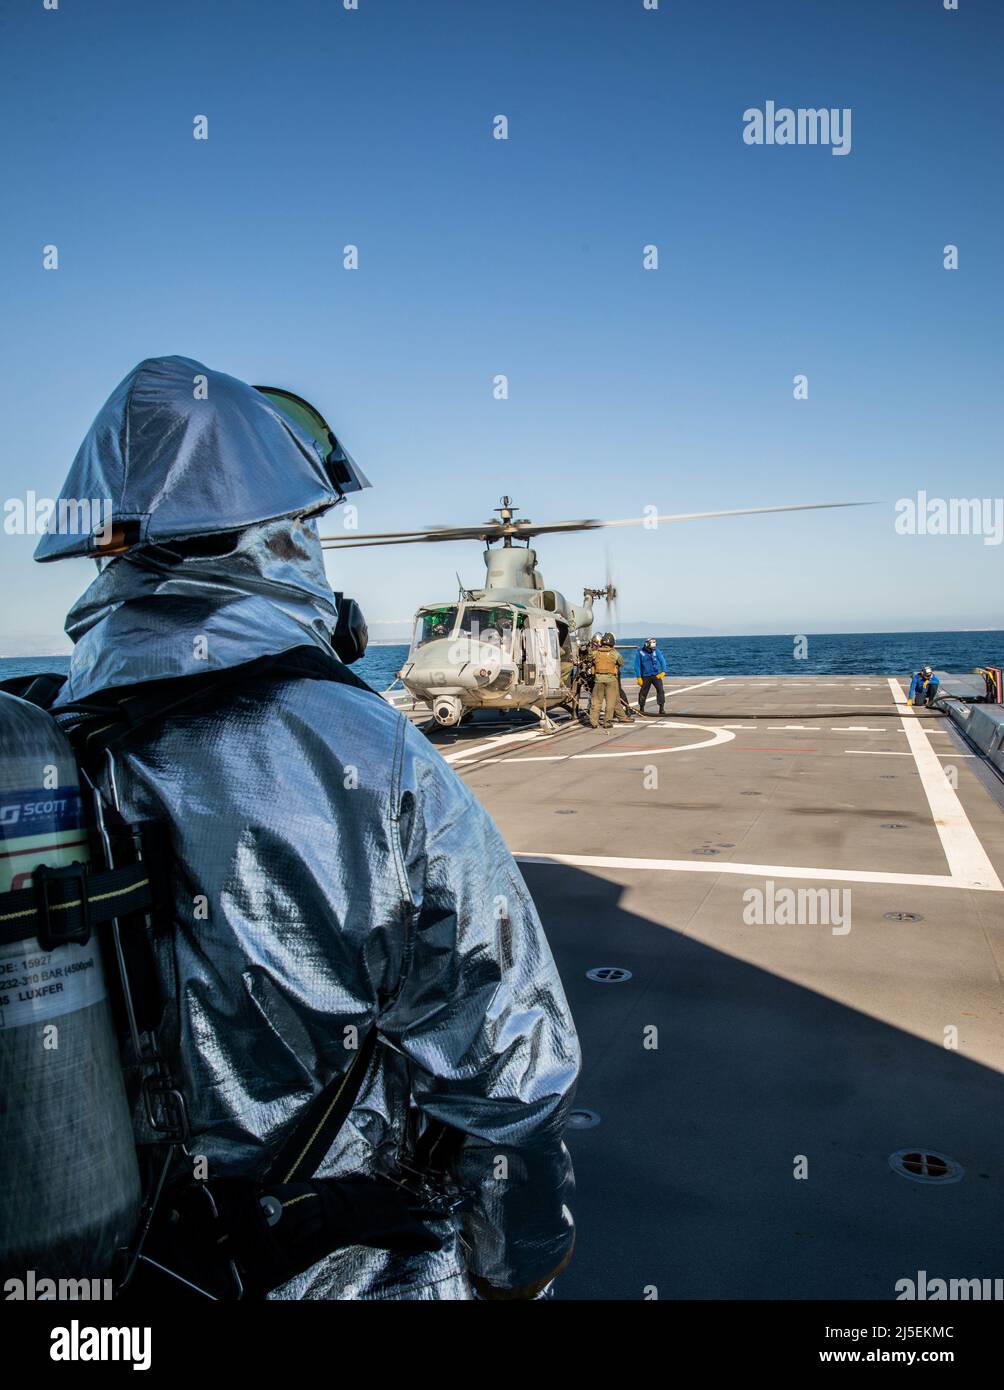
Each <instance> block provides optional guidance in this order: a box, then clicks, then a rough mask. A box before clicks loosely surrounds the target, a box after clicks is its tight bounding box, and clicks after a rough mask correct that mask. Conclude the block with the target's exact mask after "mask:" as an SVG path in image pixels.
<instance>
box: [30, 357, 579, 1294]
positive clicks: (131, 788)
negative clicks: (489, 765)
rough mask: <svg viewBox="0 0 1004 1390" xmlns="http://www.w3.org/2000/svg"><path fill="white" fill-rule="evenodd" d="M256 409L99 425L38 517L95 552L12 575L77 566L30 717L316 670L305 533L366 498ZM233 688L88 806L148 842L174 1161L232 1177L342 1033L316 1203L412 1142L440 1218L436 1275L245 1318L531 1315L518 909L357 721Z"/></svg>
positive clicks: (555, 1163)
mask: <svg viewBox="0 0 1004 1390" xmlns="http://www.w3.org/2000/svg"><path fill="white" fill-rule="evenodd" d="M266 391H267V388H261V389H259V388H255V387H252V386H249V385H247V384H245V383H244V382H241V381H237V380H235V379H234V378H232V377H228V376H225V375H223V374H221V373H218V372H214V371H211V370H209V369H208V368H206V367H204V366H202V365H201V364H200V363H198V362H195V361H192V360H190V359H187V358H182V357H164V358H152V359H148V360H146V361H144V362H142V363H140V365H139V366H138V367H136V368H135V369H134V370H133V371H132V372H130V374H129V375H128V376H127V377H126V378H125V380H124V381H123V382H122V383H121V384H120V385H119V386H118V387H117V389H116V390H115V391H114V392H113V394H112V395H111V397H110V398H109V400H108V401H107V403H106V404H105V406H104V407H103V408H102V410H101V411H100V413H99V414H98V416H97V418H96V420H95V422H94V424H93V425H92V427H91V429H90V432H89V433H88V435H87V436H86V438H85V440H84V442H83V444H82V445H81V448H80V450H79V452H78V454H77V457H76V459H75V461H74V463H73V465H72V467H71V469H70V473H69V476H68V477H67V480H66V483H65V485H64V488H63V492H62V496H61V499H60V500H61V501H64V500H65V501H67V503H69V501H70V499H74V500H79V499H95V500H98V499H106V498H107V499H111V503H112V508H113V518H114V526H113V527H104V528H103V529H101V528H99V531H98V534H97V535H94V534H81V533H77V534H74V533H73V532H72V530H70V529H68V528H67V529H64V530H53V531H52V532H51V533H49V534H47V535H45V536H43V538H42V540H41V542H40V544H39V547H38V550H37V552H36V558H37V559H39V560H53V559H59V558H62V557H64V556H73V555H87V556H90V557H91V558H96V559H98V560H99V564H100V573H99V575H98V577H97V578H96V579H95V581H94V582H93V583H92V585H91V586H90V588H89V589H88V590H87V591H86V593H84V595H83V596H82V598H81V599H80V600H79V601H78V602H77V604H76V605H75V606H74V608H73V609H72V610H71V612H70V614H69V616H68V618H67V624H66V630H67V632H68V633H69V635H70V636H71V637H72V638H73V641H74V643H75V647H74V652H73V657H72V661H71V665H70V675H69V680H68V682H67V684H66V686H65V687H64V689H63V691H62V692H61V694H60V697H59V700H58V701H57V705H56V706H55V708H54V711H53V712H54V713H55V714H56V715H57V716H58V715H59V710H60V705H62V706H66V705H70V704H74V703H78V702H81V701H85V702H86V701H87V700H89V699H93V698H98V699H101V698H108V696H109V695H121V694H122V692H123V690H124V689H128V688H132V687H141V686H142V685H143V684H144V683H146V682H153V681H158V682H163V681H165V680H168V681H169V680H173V679H177V678H180V677H184V676H191V675H192V674H193V673H197V672H199V671H203V672H224V673H225V672H227V671H228V669H231V668H235V667H242V666H249V664H250V663H252V662H256V660H258V659H260V658H267V657H269V656H271V655H274V654H283V653H287V652H290V651H294V650H300V649H303V648H308V649H312V650H313V649H321V650H322V651H323V652H324V653H325V654H326V655H327V656H330V654H331V643H332V638H333V634H334V632H335V628H336V620H337V616H338V609H337V603H336V599H335V596H334V595H333V594H332V591H331V589H330V587H329V584H328V581H327V579H326V576H325V571H324V563H323V553H322V549H321V545H320V542H319V539H318V532H317V528H316V522H315V519H314V518H316V517H317V516H318V515H320V514H321V513H322V512H324V511H326V510H327V509H328V508H329V507H331V506H333V505H334V504H335V503H337V502H339V501H342V500H343V499H344V496H345V494H346V493H349V492H354V491H356V490H357V489H358V488H359V487H361V486H366V485H367V484H366V482H365V479H364V478H362V476H361V474H360V473H359V472H358V470H357V469H356V467H355V465H354V464H353V462H352V460H351V459H350V458H349V456H348V455H347V454H346V453H345V451H344V450H343V449H342V448H341V446H340V445H339V444H338V442H337V440H336V439H335V438H334V436H333V435H331V434H330V432H329V433H328V435H327V441H326V442H325V441H324V440H321V441H320V442H319V441H318V438H317V436H316V433H315V434H314V435H312V434H311V431H310V428H309V423H310V418H312V417H311V416H310V411H311V408H310V407H308V406H306V403H304V402H300V401H299V398H297V397H293V396H284V395H283V393H281V392H277V393H272V394H266ZM301 407H302V409H301ZM314 418H316V419H320V417H319V416H316V413H315V414H314ZM321 423H322V424H323V421H322V422H321ZM325 428H326V426H325ZM329 445H330V447H328V446H329ZM65 514H68V512H67V513H65ZM102 556H104V557H105V558H104V559H102ZM109 557H110V558H109ZM256 669H257V668H256V667H252V668H251V673H250V674H249V675H248V677H247V679H239V680H237V681H233V680H231V681H230V683H229V684H228V685H227V686H226V687H225V689H226V691H227V693H226V695H225V697H224V698H223V699H222V700H221V702H220V703H219V704H217V705H216V706H215V707H214V708H213V709H212V710H211V712H209V713H202V714H198V713H196V714H194V715H189V716H186V715H185V714H184V711H183V710H182V711H181V712H180V713H179V714H178V715H177V716H173V717H172V716H171V715H170V714H168V715H167V716H166V717H165V718H164V719H163V720H160V721H154V722H153V723H152V724H150V725H148V726H146V727H145V728H143V727H141V728H139V729H138V730H137V732H136V733H135V734H134V735H133V736H132V737H131V738H130V739H129V740H128V741H127V742H125V743H124V744H123V745H122V747H121V748H120V749H118V750H115V751H112V752H110V753H109V755H108V770H107V772H106V773H105V780H104V784H103V790H104V791H106V792H108V793H109V794H111V792H112V791H114V794H115V795H116V796H117V798H118V805H119V807H120V809H121V812H122V814H123V816H124V817H125V819H126V820H128V821H143V820H155V821H156V820H160V821H166V822H167V823H168V824H169V827H170V840H171V849H172V858H171V862H172V865H173V868H172V871H171V883H172V890H171V891H172V895H173V903H172V905H171V911H172V914H173V924H172V929H171V931H170V932H169V933H168V934H167V935H166V937H164V938H161V939H160V940H159V944H158V945H157V946H156V951H157V974H158V975H159V976H160V977H161V983H162V986H163V987H164V989H165V991H166V994H167V997H168V999H169V1000H170V1001H171V1003H169V1005H168V1009H167V1014H166V1015H165V1022H164V1026H163V1035H164V1036H163V1041H164V1042H165V1045H166V1046H167V1047H169V1048H170V1050H171V1051H172V1052H173V1054H174V1056H175V1057H176V1059H177V1064H178V1071H179V1076H178V1079H179V1082H180V1085H181V1088H182V1091H183V1094H184V1097H185V1101H186V1103H187V1109H188V1114H189V1120H190V1128H191V1136H192V1137H191V1140H190V1142H189V1145H188V1148H189V1152H190V1153H194V1154H198V1155H203V1156H205V1158H206V1159H207V1160H208V1164H209V1169H210V1171H211V1172H216V1173H223V1174H237V1175H240V1174H244V1175H248V1174H254V1173H255V1172H256V1171H258V1170H260V1169H261V1168H262V1166H263V1164H264V1163H265V1162H266V1160H267V1158H268V1156H269V1155H270V1154H274V1153H275V1151H276V1150H277V1149H280V1148H281V1146H282V1145H283V1142H284V1140H287V1139H288V1138H289V1135H290V1133H291V1132H292V1131H293V1130H294V1129H295V1127H296V1122H297V1118H298V1116H300V1115H301V1113H302V1111H303V1109H304V1107H306V1106H307V1105H308V1104H309V1103H310V1102H311V1101H312V1099H315V1098H316V1097H317V1095H318V1093H319V1092H320V1091H321V1090H322V1089H323V1088H324V1087H325V1086H328V1085H329V1084H331V1083H332V1080H333V1078H337V1077H338V1076H339V1074H341V1073H343V1072H345V1070H346V1068H347V1064H348V1060H349V1058H350V1057H351V1054H350V1053H347V1051H346V1045H345V1038H346V1036H347V1030H348V1033H349V1034H351V1033H352V1030H353V1029H355V1030H357V1032H358V1035H359V1036H362V1035H364V1034H365V1033H366V1032H367V1031H368V1030H369V1029H370V1028H371V1026H375V1027H376V1029H377V1036H378V1038H379V1043H378V1045H377V1047H376V1050H375V1052H374V1054H373V1057H372V1060H371V1062H370V1064H369V1067H368V1070H367V1072H366V1076H365V1079H364V1081H363V1083H362V1086H361V1089H360V1091H359V1094H358V1096H357V1098H356V1101H355V1104H354V1106H353V1108H352V1110H351V1114H350V1116H349V1119H348V1120H347V1122H346V1123H345V1124H344V1125H343V1126H342V1129H341V1130H340V1132H339V1133H338V1135H337V1137H336V1138H335V1140H334V1142H333V1144H332V1146H331V1148H330V1150H329V1151H328V1153H327V1155H326V1157H325V1158H324V1159H323V1162H322V1164H321V1167H320V1169H319V1170H318V1171H319V1174H320V1175H323V1176H325V1177H332V1176H335V1177H342V1176H348V1175H371V1174H379V1173H382V1172H386V1171H392V1170H393V1168H394V1165H395V1163H396V1162H397V1161H398V1159H399V1157H400V1155H401V1151H402V1148H403V1147H404V1146H406V1144H407V1143H408V1136H409V1134H410V1133H412V1132H413V1131H414V1130H416V1129H417V1130H418V1131H421V1130H422V1129H423V1128H425V1127H427V1126H429V1125H430V1124H433V1123H437V1124H441V1125H445V1126H447V1127H449V1128H448V1130H447V1131H445V1132H447V1133H449V1134H451V1135H452V1136H454V1140H455V1143H454V1148H453V1154H454V1156H453V1158H452V1160H451V1172H452V1176H453V1178H454V1180H455V1182H456V1183H457V1184H458V1185H459V1187H460V1188H461V1189H462V1190H464V1191H466V1192H467V1194H468V1201H467V1207H466V1210H463V1211H462V1213H461V1214H460V1215H457V1216H451V1217H449V1218H444V1219H443V1220H442V1222H441V1224H442V1225H443V1226H444V1228H445V1235H444V1237H443V1243H442V1245H441V1248H440V1249H438V1250H437V1251H435V1252H432V1253H421V1254H416V1253H410V1254H402V1253H401V1252H399V1251H390V1250H385V1249H376V1248H371V1247H369V1246H365V1247H364V1246H361V1245H350V1246H346V1247H343V1248H340V1249H336V1250H335V1251H334V1252H333V1253H331V1254H330V1255H327V1256H326V1257H325V1258H323V1259H321V1260H320V1261H318V1262H316V1263H314V1264H313V1265H312V1266H311V1267H310V1268H308V1269H307V1270H306V1271H304V1272H303V1273H301V1274H298V1275H296V1276H295V1277H294V1278H291V1279H288V1280H287V1281H286V1282H285V1283H284V1284H282V1285H281V1286H280V1287H278V1288H277V1289H275V1290H274V1291H273V1292H272V1293H271V1294H270V1297H273V1298H280V1299H288V1298H311V1299H339V1298H341V1299H346V1298H363V1299H388V1298H414V1299H435V1298H446V1299H453V1298H470V1297H472V1296H480V1297H489V1298H492V1297H503V1298H505V1297H509V1298H512V1297H533V1296H536V1295H537V1294H538V1293H539V1291H540V1289H541V1288H542V1287H546V1284H547V1281H548V1280H549V1279H550V1277H551V1276H552V1275H553V1274H554V1273H555V1272H556V1271H558V1270H560V1269H561V1268H562V1267H563V1266H564V1264H565V1263H566V1262H567V1259H568V1257H569V1255H570V1252H571V1248H572V1244H573V1239H574V1236H573V1224H572V1217H571V1213H570V1210H569V1202H570V1197H571V1191H572V1186H573V1179H572V1171H571V1164H570V1160H569V1155H568V1152H567V1150H566V1148H565V1146H564V1143H563V1141H562V1133H563V1129H564V1124H565V1119H566V1115H567V1112H568V1108H569V1106H570V1104H571V1100H572V1095H573V1092H574V1088H575V1081H576V1076H577V1072H578V1067H579V1051H578V1043H577V1039H576V1034H575V1028H574V1025H573V1023H572V1019H571V1017H570V1014H569V1010H568V1005H567V1003H566V1001H565V997H564V993H563V991H562V988H561V984H560V981H559V979H558V975H557V972H556V969H555V966H554V962H553V960H552V958H551V953H550V950H549V947H548V945H547V942H546V940H545V937H544V934H543V931H542V928H541V925H540V922H539V920H538V917H537V914H536V912H535V910H534V907H533V904H532V902H531V900H530V898H529V895H528V893H527V890H526V887H525V885H524V883H523V881H522V879H521V877H520V875H519V872H518V871H517V869H516V866H515V864H514V862H513V859H512V857H511V856H510V854H509V852H508V850H507V849H506V847H505V845H504V843H503V841H502V839H501V837H500V835H499V833H498V831H497V830H496V828H495V826H494V824H493V823H492V821H491V820H490V818H489V817H488V815H487V814H486V812H485V811H484V810H483V809H482V807H481V806H480V804H479V803H478V802H477V801H476V800H475V798H474V797H473V796H472V795H471V793H470V792H469V791H468V790H467V788H466V787H465V786H464V785H463V784H462V783H461V782H460V781H459V779H458V778H457V777H456V776H455V775H454V773H453V772H452V771H451V770H450V769H449V767H447V765H446V764H445V763H444V762H443V760H442V759H441V757H440V756H439V754H438V753H436V752H435V751H434V750H433V749H432V748H431V747H430V746H429V744H428V743H427V742H426V741H425V739H424V738H423V737H422V736H421V735H420V734H419V733H417V732H416V731H415V730H414V729H413V728H412V726H411V725H410V724H409V723H408V722H407V721H406V720H405V719H403V718H402V717H401V715H399V714H398V713H397V712H395V711H394V710H393V709H392V708H391V707H390V706H389V705H388V704H386V703H385V702H384V701H383V700H382V699H381V698H380V697H379V696H377V695H375V694H373V693H372V692H369V691H367V690H365V689H359V688H355V687H354V686H352V685H347V684H342V683H337V682H333V681H330V680H325V679H311V678H308V677H306V676H299V675H292V676H283V677H281V678H279V679H276V678H275V677H271V678H265V677H261V676H259V675H256V674H255V671H256ZM113 780H114V787H112V785H111V784H112V781H113ZM199 901H202V902H207V903H208V905H209V906H208V920H202V919H201V918H200V916H199V913H198V911H197V908H196V904H197V903H198V902H199Z"/></svg>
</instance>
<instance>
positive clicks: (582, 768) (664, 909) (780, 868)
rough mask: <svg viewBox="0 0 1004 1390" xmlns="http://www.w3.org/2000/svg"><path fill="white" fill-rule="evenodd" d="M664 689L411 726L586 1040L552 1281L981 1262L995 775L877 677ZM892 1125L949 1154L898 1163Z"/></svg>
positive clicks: (996, 916) (731, 1284)
mask: <svg viewBox="0 0 1004 1390" xmlns="http://www.w3.org/2000/svg"><path fill="white" fill-rule="evenodd" d="M666 685H667V690H666V715H665V717H664V718H663V717H651V714H650V717H647V718H645V719H637V720H636V721H635V722H634V723H633V724H631V725H615V726H614V729H613V730H612V731H611V732H609V733H606V732H604V731H602V730H600V731H598V732H593V731H592V730H591V729H589V728H581V727H580V726H579V725H577V724H575V723H573V722H572V721H568V722H567V723H566V724H565V725H563V726H562V727H561V728H560V729H559V730H558V732H556V733H554V734H543V733H540V732H538V731H537V729H536V728H535V727H534V725H532V724H515V723H514V724H511V725H510V724H505V723H503V722H501V721H495V720H494V719H492V718H489V717H485V718H484V719H483V721H482V720H479V721H475V722H473V723H471V724H469V725H465V726H464V727H463V728H462V729H460V730H456V731H447V730H436V731H433V732H431V734H430V737H431V739H432V741H433V743H434V744H435V745H436V746H437V747H438V748H439V750H440V752H441V753H442V754H443V756H444V757H445V758H446V759H447V760H448V761H449V762H450V763H451V764H452V765H453V766H454V768H455V769H456V771H457V772H458V773H460V775H461V776H462V777H463V778H464V780H465V781H466V782H468V784H469V785H470V787H471V789H472V790H473V791H474V793H475V794H476V795H477V796H478V798H479V799H480V800H481V801H482V803H483V804H484V805H485V806H486V807H487V809H488V810H489V811H490V812H491V814H492V816H493V817H494V818H495V820H496V822H497V824H498V825H499V827H500V829H501V831H502V833H503V835H504V836H505V839H506V841H507V843H508V844H509V846H510V848H511V849H512V850H513V852H514V853H515V854H516V856H517V858H518V860H519V862H520V867H521V869H522V872H523V874H524V877H525V879H526V881H527V884H528V885H529V888H530V890H531V892H532V894H533V897H534V900H535V902H536V904H537V908H538V910H539V912H540V915H541V918H542V920H543V923H544V926H545V929H546V931H547V935H548V938H549V940H550V942H551V946H552V949H553V951H554V955H555V959H556V960H557V963H558V967H559V969H560V971H561V975H562V979H563V981H564V985H565V989H566V991H567V994H568V997H569V1000H570V1003H571V1006H572V1010H573V1013H574V1015H575V1019H576V1023H577V1025H578V1028H579V1033H580V1037H581V1040H582V1048H583V1058H584V1064H583V1073H582V1080H581V1083H580V1087H579V1093H578V1097H577V1106H578V1107H579V1108H580V1109H581V1111H582V1114H581V1115H580V1116H578V1117H577V1118H578V1119H579V1121H580V1122H581V1124H582V1125H583V1127H582V1128H578V1127H576V1128H573V1129H572V1130H571V1131H570V1132H569V1136H568V1141H569V1146H570V1148H571V1150H572V1153H573V1157H574V1161H575V1169H576V1178H577V1200H576V1208H577V1210H576V1215H577V1220H578V1240H577V1248H576V1253H575V1257H574V1259H573V1261H572V1263H571V1265H570V1266H569V1269H568V1271H567V1272H566V1274H565V1275H563V1276H562V1278H561V1280H560V1281H559V1285H558V1288H557V1296H558V1297H559V1298H618V1299H642V1298H645V1297H655V1296H657V1297H659V1298H744V1299H749V1298H789V1299H812V1298H878V1299H892V1298H895V1297H896V1296H897V1291H896V1284H897V1281H899V1280H902V1279H913V1280H916V1279H917V1277H918V1273H919V1271H922V1270H923V1271H926V1273H927V1277H928V1278H929V1279H933V1278H935V1277H942V1278H946V1279H947V1278H986V1277H989V1278H993V1277H1000V1276H1001V1275H1002V1274H1004V1249H1002V1246H1004V1239H1002V1236H1001V1231H1002V1230H1004V1077H1002V1072H1004V982H1002V967H1004V890H1002V882H1001V877H1002V876H1004V796H1002V792H1004V784H1001V782H1000V781H999V779H997V778H996V776H995V775H994V774H993V773H991V772H988V771H987V770H986V768H985V767H984V766H983V764H982V763H981V761H980V760H979V759H978V758H976V757H974V756H973V753H972V750H971V749H970V748H969V747H968V746H967V745H965V743H964V742H963V740H962V739H961V737H960V736H959V735H958V734H957V733H956V731H955V730H954V727H953V726H952V725H951V723H950V721H949V720H948V719H947V718H946V717H945V716H944V715H942V714H940V713H938V712H936V711H930V710H916V711H915V710H913V709H912V708H911V707H909V706H908V705H907V704H906V695H905V692H906V689H907V685H908V682H907V681H906V680H904V679H896V680H891V679H889V678H887V677H877V676H876V677H862V676H844V677H840V676H826V677H815V678H814V677H809V676H806V677H802V678H798V677H791V678H789V677H775V678H767V677H762V678H759V677H715V678H713V677H704V678H702V677H681V678H678V679H668V680H667V682H666ZM635 690H636V687H635V686H633V685H632V684H629V683H625V691H626V692H627V694H628V697H629V699H631V701H632V703H633V702H634V694H635ZM654 708H655V706H654V702H653V700H652V697H651V696H650V697H649V709H650V712H651V711H654ZM412 717H416V718H419V722H421V719H420V716H417V715H413V716H412ZM801 890H815V891H813V892H811V893H810V892H808V891H801ZM604 968H612V969H613V971H614V972H615V973H614V975H613V976H611V975H609V974H607V975H606V977H605V979H603V978H601V979H600V980H594V979H590V978H589V976H588V973H587V972H589V971H592V970H596V969H600V970H603V969H604ZM618 971H620V972H630V977H629V978H623V979H618V977H617V974H616V972H618ZM904 1150H906V1151H908V1152H910V1153H915V1152H919V1153H921V1154H928V1155H944V1156H947V1157H948V1158H949V1159H951V1160H952V1161H953V1163H954V1164H957V1165H958V1169H956V1168H950V1169H949V1170H948V1172H947V1174H946V1175H944V1176H940V1175H939V1170H938V1168H937V1165H936V1163H935V1164H934V1165H933V1166H932V1165H929V1166H928V1171H929V1172H930V1173H932V1174H933V1176H932V1177H931V1179H930V1180H929V1181H918V1180H916V1179H917V1177H920V1178H923V1177H924V1176H925V1173H924V1171H921V1172H920V1173H915V1174H914V1175H913V1176H901V1175H900V1174H899V1173H898V1172H896V1171H894V1168H893V1166H891V1164H890V1157H891V1156H892V1155H893V1154H895V1153H897V1152H900V1151H904ZM909 1162H911V1160H908V1163H909ZM914 1167H916V1165H914ZM960 1170H961V1177H960V1176H959V1171H960ZM907 1171H909V1169H908V1170H907Z"/></svg>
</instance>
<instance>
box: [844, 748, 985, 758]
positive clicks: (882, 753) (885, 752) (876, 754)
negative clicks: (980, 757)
mask: <svg viewBox="0 0 1004 1390" xmlns="http://www.w3.org/2000/svg"><path fill="white" fill-rule="evenodd" d="M844 752H845V753H865V756H866V758H912V756H914V755H912V753H908V752H907V751H905V749H902V751H901V752H900V751H897V752H894V753H891V752H889V749H886V748H845V749H844ZM975 756H976V753H953V752H947V753H934V758H975Z"/></svg>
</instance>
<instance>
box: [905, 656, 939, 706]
mask: <svg viewBox="0 0 1004 1390" xmlns="http://www.w3.org/2000/svg"><path fill="white" fill-rule="evenodd" d="M940 684H941V682H940V681H939V680H938V677H937V676H936V675H935V674H934V671H933V669H932V668H931V667H930V666H925V667H924V669H923V670H922V671H918V672H917V674H916V675H915V676H914V678H913V680H912V681H911V682H910V694H909V695H908V696H907V699H908V700H909V702H910V704H911V705H933V704H934V702H935V700H936V699H937V698H938V686H939V685H940Z"/></svg>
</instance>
